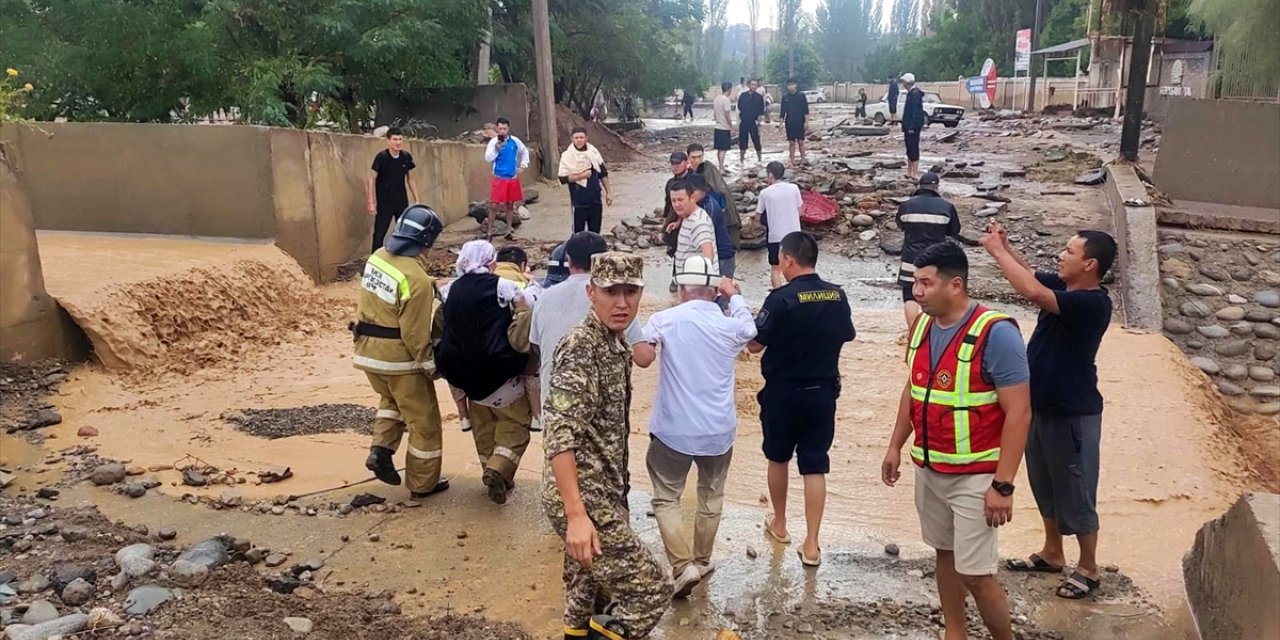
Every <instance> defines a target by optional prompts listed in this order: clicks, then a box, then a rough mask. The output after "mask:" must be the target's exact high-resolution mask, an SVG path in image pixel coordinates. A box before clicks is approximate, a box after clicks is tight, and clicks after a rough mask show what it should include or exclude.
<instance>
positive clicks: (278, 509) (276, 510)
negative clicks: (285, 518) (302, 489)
mask: <svg viewBox="0 0 1280 640" xmlns="http://www.w3.org/2000/svg"><path fill="white" fill-rule="evenodd" d="M284 512H285V508H284V505H282V504H278V505H275V506H273V507H271V515H273V516H282V515H284Z"/></svg>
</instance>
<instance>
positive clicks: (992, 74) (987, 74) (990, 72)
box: [978, 58, 998, 109]
mask: <svg viewBox="0 0 1280 640" xmlns="http://www.w3.org/2000/svg"><path fill="white" fill-rule="evenodd" d="M982 76H983V77H984V78H986V79H987V93H986V95H983V96H978V102H979V103H980V104H981V105H982V108H983V109H990V108H991V104H992V103H993V102H995V101H996V78H997V77H998V76H997V75H996V62H995V60H992V59H991V58H987V60H986V62H983V63H982Z"/></svg>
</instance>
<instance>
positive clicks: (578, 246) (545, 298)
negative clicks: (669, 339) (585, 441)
mask: <svg viewBox="0 0 1280 640" xmlns="http://www.w3.org/2000/svg"><path fill="white" fill-rule="evenodd" d="M608 250H609V243H607V242H605V239H604V238H602V237H600V234H598V233H593V232H591V231H579V232H578V233H575V234H573V235H572V236H569V239H568V240H566V241H565V243H564V254H565V261H566V262H568V263H569V265H568V266H569V277H568V278H566V279H565V280H564V281H563V282H560V283H559V284H557V285H556V286H554V287H550V288H548V289H546V290H545V291H543V292H542V295H541V296H539V298H538V304H536V305H534V306H533V313H532V317H531V318H530V320H529V342H530V343H532V344H534V345H537V347H538V356H539V365H540V370H541V372H542V376H541V377H542V385H541V390H542V393H541V394H540V399H541V398H546V397H547V394H548V393H549V392H550V385H551V358H552V356H554V355H555V352H556V347H558V346H560V341H561V340H563V339H564V337H565V336H566V335H568V333H569V330H570V329H572V328H574V327H575V326H577V325H578V323H580V322H582V319H583V318H585V317H587V312H588V311H590V310H591V300H590V299H588V298H587V284H588V283H589V282H590V281H591V257H592V256H594V255H596V254H597V253H604V252H606V251H608ZM639 341H640V323H639V322H633V323H632V324H631V326H630V327H629V328H628V329H627V342H631V343H636V342H639ZM538 404H539V406H536V407H534V408H533V412H534V415H536V416H541V415H542V406H541V404H542V403H541V402H539V403H538Z"/></svg>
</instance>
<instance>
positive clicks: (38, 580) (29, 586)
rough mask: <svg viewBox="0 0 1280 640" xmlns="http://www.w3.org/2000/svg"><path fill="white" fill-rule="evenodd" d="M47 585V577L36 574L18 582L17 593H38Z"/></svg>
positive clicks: (46, 587) (48, 583)
mask: <svg viewBox="0 0 1280 640" xmlns="http://www.w3.org/2000/svg"><path fill="white" fill-rule="evenodd" d="M49 587H50V582H49V579H48V578H46V577H45V576H43V575H41V574H36V575H34V576H31V577H30V578H28V579H26V580H23V581H22V582H19V583H18V593H21V594H23V595H32V594H35V593H40V592H42V591H44V590H45V589H48V588H49Z"/></svg>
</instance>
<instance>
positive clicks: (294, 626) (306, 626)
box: [284, 618, 315, 635]
mask: <svg viewBox="0 0 1280 640" xmlns="http://www.w3.org/2000/svg"><path fill="white" fill-rule="evenodd" d="M284 624H285V626H287V627H289V629H290V630H291V631H293V632H294V633H296V634H299V635H306V634H308V633H311V630H312V629H314V628H315V624H314V623H312V622H311V620H309V619H307V618H285V619H284Z"/></svg>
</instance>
